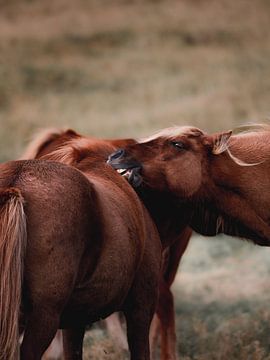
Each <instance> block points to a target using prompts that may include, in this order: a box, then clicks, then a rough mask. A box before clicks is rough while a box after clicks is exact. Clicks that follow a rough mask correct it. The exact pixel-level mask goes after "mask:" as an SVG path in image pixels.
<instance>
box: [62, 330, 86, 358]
mask: <svg viewBox="0 0 270 360" xmlns="http://www.w3.org/2000/svg"><path fill="white" fill-rule="evenodd" d="M84 333H85V326H83V325H81V326H80V325H76V326H73V327H72V328H68V329H65V330H63V345H64V356H65V360H82V352H83V338H84Z"/></svg>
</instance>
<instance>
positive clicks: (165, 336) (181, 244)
mask: <svg viewBox="0 0 270 360" xmlns="http://www.w3.org/2000/svg"><path fill="white" fill-rule="evenodd" d="M97 143H98V144H99V150H98V151H99V152H100V154H103V156H104V157H103V161H106V160H107V157H108V156H109V154H108V153H107V154H106V153H104V150H103V149H102V146H101V144H102V141H101V140H97V139H95V138H92V137H85V136H82V135H80V134H78V133H76V132H75V131H74V130H70V129H69V130H65V131H64V130H59V129H48V130H45V131H42V132H41V133H40V134H39V135H38V136H36V137H35V138H34V140H33V141H32V142H31V143H30V144H29V145H28V148H27V149H26V151H25V153H24V154H23V156H22V158H23V159H29V158H30V159H31V158H37V159H40V158H43V159H44V158H45V159H46V158H47V159H49V158H51V155H50V154H52V156H53V158H54V160H57V161H61V162H66V163H68V164H69V165H72V166H75V167H77V166H78V165H79V164H80V161H81V159H82V158H85V159H86V157H87V156H88V157H91V156H92V155H91V149H93V147H96V146H97ZM136 143H137V141H136V140H135V139H117V140H103V144H104V147H106V146H107V144H110V145H113V146H114V147H116V148H120V147H123V146H127V145H132V144H136ZM55 151H57V152H58V153H59V152H61V154H62V158H60V157H59V156H57V158H56V157H55V156H54V155H53V154H54V152H55ZM81 170H82V169H81ZM86 170H87V167H86V168H85V169H84V170H82V171H86ZM139 195H140V197H141V199H142V200H143V202H144V204H145V205H146V207H147V208H148V211H149V213H150V214H151V216H152V218H153V220H154V222H155V224H156V226H157V228H158V231H159V235H160V238H161V242H162V246H163V265H162V266H163V271H162V273H163V276H162V277H161V278H160V282H159V293H160V296H159V301H158V306H157V309H156V316H155V317H154V320H153V323H152V327H151V336H150V337H151V341H150V343H151V344H152V345H151V348H152V358H154V352H155V343H156V342H157V339H158V337H159V335H160V336H161V359H162V360H175V359H176V358H177V355H176V334H175V319H174V300H173V294H172V292H171V290H170V287H171V285H172V283H173V281H174V278H175V275H176V272H177V269H178V265H179V263H180V260H181V258H182V256H183V254H184V252H185V250H186V248H187V245H188V243H189V240H190V237H191V234H192V231H191V229H190V228H189V227H188V226H187V225H188V220H189V210H188V209H187V208H184V207H183V208H182V210H181V209H180V208H179V205H178V204H177V205H176V204H175V203H174V202H173V201H171V200H170V199H168V197H167V198H165V197H164V203H163V206H159V203H158V202H156V197H155V194H154V193H151V192H148V193H147V194H145V193H143V192H141V193H140V194H139ZM181 211H182V216H179V212H181ZM109 321H110V319H108V322H109ZM118 329H119V326H118ZM118 334H121V333H120V332H119V330H118Z"/></svg>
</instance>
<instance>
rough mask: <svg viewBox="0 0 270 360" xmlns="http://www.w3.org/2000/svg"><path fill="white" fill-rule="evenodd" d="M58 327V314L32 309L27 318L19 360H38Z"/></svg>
mask: <svg viewBox="0 0 270 360" xmlns="http://www.w3.org/2000/svg"><path fill="white" fill-rule="evenodd" d="M58 326H59V314H58V313H56V312H54V311H51V310H50V309H45V308H41V309H38V308H37V309H34V310H33V311H32V313H31V314H30V315H29V317H28V321H27V325H26V329H25V333H24V337H23V342H22V345H21V360H40V359H41V356H42V355H43V353H44V352H45V350H46V349H47V348H48V346H49V345H50V343H51V341H52V340H53V338H54V336H55V334H56V331H57V329H58Z"/></svg>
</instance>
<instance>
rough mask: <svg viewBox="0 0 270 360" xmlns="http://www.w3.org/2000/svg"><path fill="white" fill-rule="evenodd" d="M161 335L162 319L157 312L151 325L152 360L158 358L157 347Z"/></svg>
mask: <svg viewBox="0 0 270 360" xmlns="http://www.w3.org/2000/svg"><path fill="white" fill-rule="evenodd" d="M159 335H160V320H159V318H158V316H157V314H156V313H155V315H154V317H153V320H152V322H151V327H150V353H151V356H150V357H151V360H155V359H157V347H158V340H159Z"/></svg>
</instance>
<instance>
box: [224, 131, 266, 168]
mask: <svg viewBox="0 0 270 360" xmlns="http://www.w3.org/2000/svg"><path fill="white" fill-rule="evenodd" d="M229 149H230V151H231V153H232V154H233V155H234V156H236V157H237V158H239V159H240V160H242V161H244V162H247V163H256V162H261V161H265V160H269V158H270V131H261V132H250V133H246V134H239V135H234V136H232V137H231V139H230V141H229Z"/></svg>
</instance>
